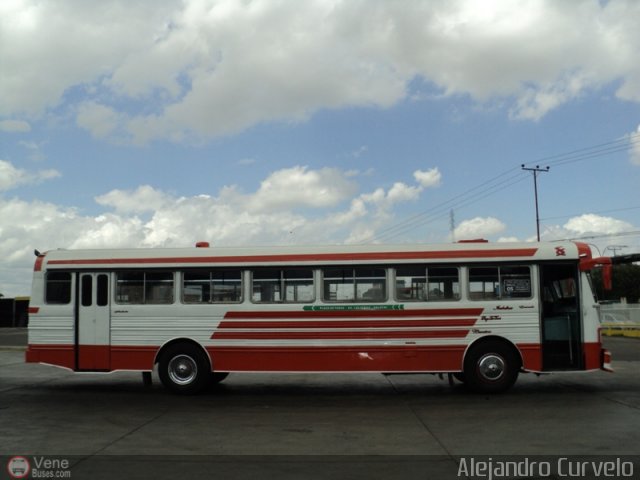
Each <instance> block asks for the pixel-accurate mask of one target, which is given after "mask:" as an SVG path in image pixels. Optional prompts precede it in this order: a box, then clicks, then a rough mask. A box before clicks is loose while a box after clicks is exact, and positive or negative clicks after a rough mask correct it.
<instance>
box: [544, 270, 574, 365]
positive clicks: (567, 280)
mask: <svg viewBox="0 0 640 480" xmlns="http://www.w3.org/2000/svg"><path fill="white" fill-rule="evenodd" d="M540 271H541V275H540V277H541V289H540V290H541V292H542V294H541V297H542V298H541V301H542V326H541V329H542V363H543V370H579V369H582V367H583V365H582V363H583V360H582V329H581V312H580V299H579V291H580V289H579V284H578V267H577V265H576V264H575V263H560V264H558V263H553V264H543V265H541V267H540Z"/></svg>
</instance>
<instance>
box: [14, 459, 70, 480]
mask: <svg viewBox="0 0 640 480" xmlns="http://www.w3.org/2000/svg"><path fill="white" fill-rule="evenodd" d="M7 473H8V474H9V478H17V479H20V478H71V462H70V461H69V459H67V458H57V457H56V458H52V457H43V456H34V457H31V458H27V457H24V456H22V455H14V456H13V457H11V458H9V461H8V462H7Z"/></svg>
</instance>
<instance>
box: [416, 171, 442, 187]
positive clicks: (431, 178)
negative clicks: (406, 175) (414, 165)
mask: <svg viewBox="0 0 640 480" xmlns="http://www.w3.org/2000/svg"><path fill="white" fill-rule="evenodd" d="M413 177H414V178H415V179H416V181H417V182H418V183H419V184H420V185H422V186H423V187H424V188H431V187H437V186H439V185H440V181H441V180H442V174H441V173H440V170H438V169H437V168H431V169H429V170H426V171H421V170H416V171H415V172H413Z"/></svg>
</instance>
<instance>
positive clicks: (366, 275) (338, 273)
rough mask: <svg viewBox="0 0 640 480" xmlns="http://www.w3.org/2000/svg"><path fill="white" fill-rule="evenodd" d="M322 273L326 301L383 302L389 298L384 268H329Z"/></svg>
mask: <svg viewBox="0 0 640 480" xmlns="http://www.w3.org/2000/svg"><path fill="white" fill-rule="evenodd" d="M322 273H323V295H322V297H323V300H325V301H328V302H354V301H355V302H383V301H385V300H386V299H387V272H386V270H385V269H384V268H369V267H358V268H327V269H324V270H323V272H322Z"/></svg>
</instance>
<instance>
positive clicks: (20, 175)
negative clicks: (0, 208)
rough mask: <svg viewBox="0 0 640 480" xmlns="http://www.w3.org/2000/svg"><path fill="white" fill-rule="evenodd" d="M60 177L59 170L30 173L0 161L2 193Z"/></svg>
mask: <svg viewBox="0 0 640 480" xmlns="http://www.w3.org/2000/svg"><path fill="white" fill-rule="evenodd" d="M59 176H60V173H59V172H58V171H57V170H53V169H48V170H40V171H37V172H28V171H27V170H23V169H20V168H16V167H14V166H13V164H11V163H10V162H7V161H5V160H0V192H2V191H7V190H12V189H14V188H17V187H19V186H22V185H29V184H37V183H41V182H44V181H46V180H50V179H52V178H56V177H59ZM3 220H4V219H3Z"/></svg>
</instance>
